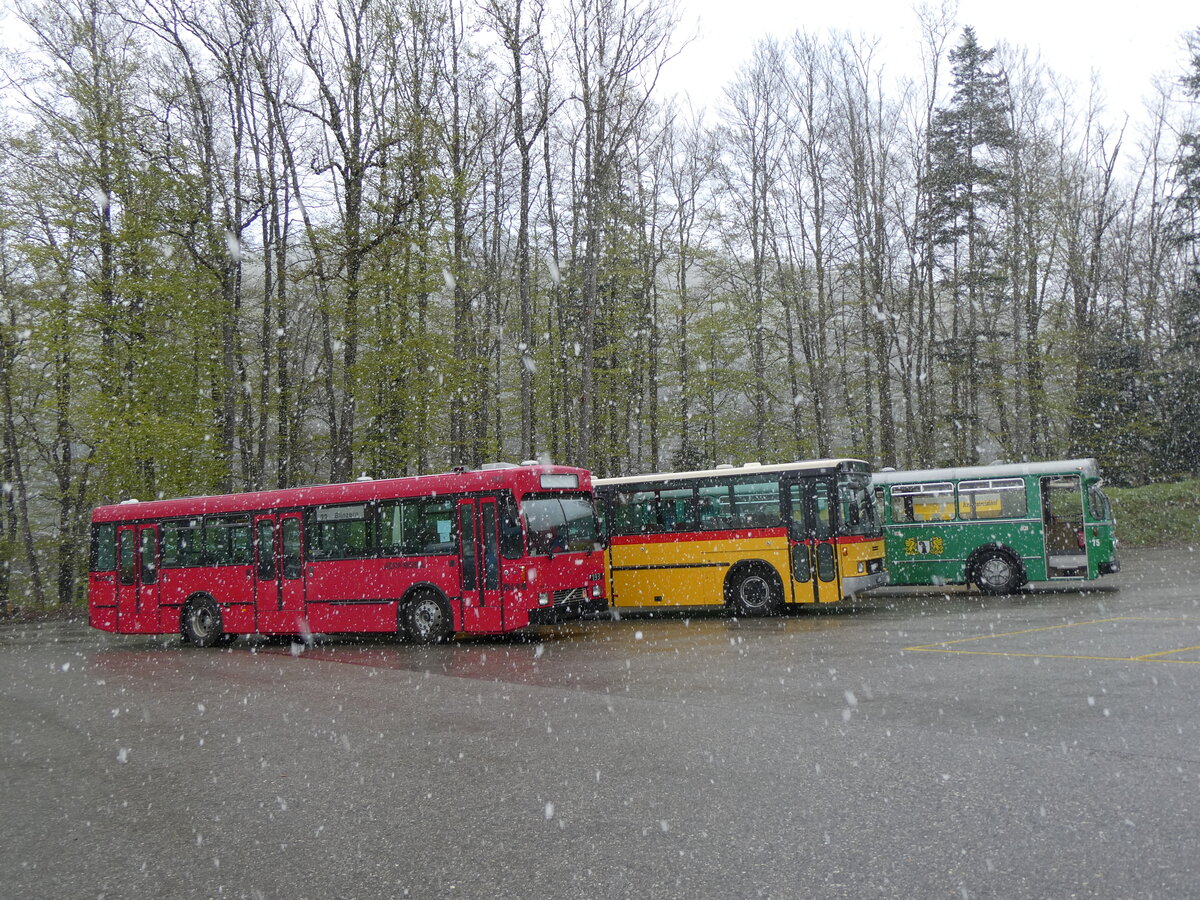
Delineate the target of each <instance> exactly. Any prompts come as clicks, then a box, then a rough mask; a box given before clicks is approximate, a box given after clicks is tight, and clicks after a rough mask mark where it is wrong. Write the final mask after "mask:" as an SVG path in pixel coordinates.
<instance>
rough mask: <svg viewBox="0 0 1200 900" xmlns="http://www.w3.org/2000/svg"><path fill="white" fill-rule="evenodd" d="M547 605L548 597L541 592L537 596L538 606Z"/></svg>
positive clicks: (548, 602) (548, 603)
mask: <svg viewBox="0 0 1200 900" xmlns="http://www.w3.org/2000/svg"><path fill="white" fill-rule="evenodd" d="M549 605H550V595H549V594H547V593H546V592H545V591H542V593H540V594H538V606H549Z"/></svg>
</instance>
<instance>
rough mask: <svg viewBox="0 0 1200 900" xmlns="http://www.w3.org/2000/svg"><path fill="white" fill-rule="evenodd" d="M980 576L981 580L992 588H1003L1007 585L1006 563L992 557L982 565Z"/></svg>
mask: <svg viewBox="0 0 1200 900" xmlns="http://www.w3.org/2000/svg"><path fill="white" fill-rule="evenodd" d="M980 574H982V576H983V580H984V581H986V582H987V583H988V584H990V585H991V586H992V587H1003V586H1004V585H1006V584H1008V578H1009V568H1008V563H1007V562H1005V561H1004V560H1002V559H1000V558H999V557H995V556H994V557H992V558H991V559H989V560H988V561H987V562H985V563H984V564H983V568H982V570H981V573H980Z"/></svg>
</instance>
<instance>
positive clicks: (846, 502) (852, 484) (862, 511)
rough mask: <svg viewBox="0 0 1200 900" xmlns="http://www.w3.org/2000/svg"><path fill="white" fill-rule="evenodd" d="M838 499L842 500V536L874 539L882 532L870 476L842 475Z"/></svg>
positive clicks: (839, 482) (839, 481)
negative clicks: (873, 537)
mask: <svg viewBox="0 0 1200 900" xmlns="http://www.w3.org/2000/svg"><path fill="white" fill-rule="evenodd" d="M838 497H839V498H840V500H841V514H842V516H841V523H840V524H841V528H840V529H839V530H840V533H841V534H846V535H856V536H862V537H872V536H875V535H878V534H879V533H880V532H881V531H882V528H883V526H882V523H881V522H880V518H879V511H878V508H877V507H876V505H875V496H874V494H873V493H872V492H871V477H870V476H869V475H858V474H854V475H842V476H841V477H840V478H839V479H838Z"/></svg>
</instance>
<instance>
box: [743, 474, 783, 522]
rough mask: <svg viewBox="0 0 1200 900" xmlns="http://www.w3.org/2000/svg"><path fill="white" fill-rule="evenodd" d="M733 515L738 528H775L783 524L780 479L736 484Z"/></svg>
mask: <svg viewBox="0 0 1200 900" xmlns="http://www.w3.org/2000/svg"><path fill="white" fill-rule="evenodd" d="M733 515H734V522H735V527H737V528H774V527H777V526H779V525H781V524H783V518H782V516H781V515H780V508H779V482H778V480H772V481H760V482H749V483H745V484H735V485H734V486H733Z"/></svg>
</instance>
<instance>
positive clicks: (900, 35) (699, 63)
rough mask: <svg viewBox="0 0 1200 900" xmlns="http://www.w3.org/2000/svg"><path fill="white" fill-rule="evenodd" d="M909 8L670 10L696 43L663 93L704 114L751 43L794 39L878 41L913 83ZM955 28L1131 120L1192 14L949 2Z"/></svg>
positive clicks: (842, 3)
mask: <svg viewBox="0 0 1200 900" xmlns="http://www.w3.org/2000/svg"><path fill="white" fill-rule="evenodd" d="M931 5H933V4H931ZM913 6H914V4H912V3H909V2H906V0H833V2H830V0H822V2H820V3H816V2H812V0H791V2H789V0H679V9H680V12H681V18H682V23H681V24H682V29H681V30H682V31H683V32H684V33H695V34H696V35H697V36H696V39H695V40H694V41H693V42H692V43H691V44H690V45H689V46H688V47H687V48H686V49H685V50H684V51H683V53H682V54H681V55H680V57H679V58H678V59H677V60H675V61H674V62H673V63H672V64H671V66H670V68H669V69H668V71H667V72H666V73H665V78H664V87H666V88H667V90H668V91H671V92H677V93H681V94H682V93H686V94H688V95H689V96H691V97H692V100H693V103H694V104H695V105H697V106H714V105H716V104H717V103H719V101H720V98H721V91H722V88H723V86H724V85H725V84H726V83H727V82H728V81H729V80H731V78H732V77H733V75H734V74H735V72H736V71H737V68H738V66H739V65H741V64H742V62H743V61H745V60H746V59H747V58H748V57H749V54H750V50H751V48H752V47H753V45H754V42H755V41H756V40H757V39H759V38H760V37H763V36H765V35H767V34H775V35H778V36H780V37H783V36H786V35H788V34H791V33H792V32H793V31H795V30H796V29H805V30H809V31H818V32H819V31H824V30H826V29H829V28H834V29H845V30H849V31H852V32H863V33H866V34H869V35H876V36H879V37H881V38H882V39H883V44H882V46H881V51H882V52H883V53H884V54H885V56H884V59H885V60H886V61H887V65H888V69H889V70H891V71H897V72H898V71H899V70H901V69H904V68H906V67H907V68H909V69H910V70H911V73H912V74H913V75H914V76H915V75H916V74H918V73H919V71H920V68H919V66H920V46H919V26H918V20H917V16H916V14H915V13H914V12H913ZM958 22H959V25H960V26H962V25H972V26H974V28H975V32H976V34H977V35H978V37H979V41H980V43H981V44H982V45H983V46H985V47H992V46H995V45H996V44H997V43H999V42H1000V41H1007V42H1009V43H1012V44H1016V45H1023V46H1026V47H1028V48H1029V49H1030V50H1033V51H1036V52H1038V53H1040V54H1041V57H1042V60H1043V62H1044V63H1046V64H1047V65H1048V66H1049V67H1050V68H1052V69H1054V70H1056V71H1057V72H1059V73H1060V74H1062V75H1064V76H1067V77H1069V78H1071V79H1072V80H1074V81H1076V82H1077V83H1078V84H1079V85H1080V87H1081V88H1084V89H1085V88H1086V85H1087V83H1088V80H1089V78H1090V73H1091V72H1092V70H1095V71H1096V72H1097V73H1098V74H1099V78H1100V81H1101V84H1102V86H1103V88H1104V92H1105V94H1106V96H1107V98H1108V110H1109V112H1110V114H1111V113H1114V112H1116V111H1118V110H1126V111H1128V112H1129V113H1130V114H1131V115H1133V116H1134V117H1135V118H1136V117H1137V114H1138V111H1139V110H1140V107H1141V98H1142V97H1143V96H1145V95H1146V94H1147V93H1148V92H1149V89H1150V83H1151V79H1152V77H1153V76H1155V75H1162V74H1166V75H1169V76H1171V77H1176V76H1178V75H1179V74H1181V73H1182V71H1183V67H1184V63H1185V61H1186V59H1187V55H1186V52H1185V50H1184V44H1183V39H1182V36H1183V34H1184V33H1185V32H1188V31H1192V30H1194V29H1196V28H1197V27H1200V7H1197V6H1194V5H1193V4H1192V3H1189V2H1186V0H1174V2H1169V0H1137V2H1135V3H1122V4H1118V3H1115V2H1113V0H1107V2H1103V0H1102V2H1100V3H1097V2H1095V0H1091V2H1083V0H959V3H958ZM960 32H961V27H960V29H959V33H960ZM955 43H957V37H956V38H955V39H954V40H953V41H952V44H951V45H952V46H953V44H955Z"/></svg>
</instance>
